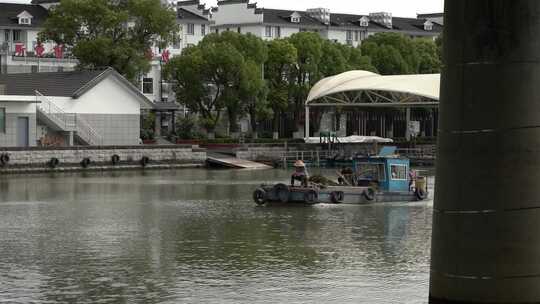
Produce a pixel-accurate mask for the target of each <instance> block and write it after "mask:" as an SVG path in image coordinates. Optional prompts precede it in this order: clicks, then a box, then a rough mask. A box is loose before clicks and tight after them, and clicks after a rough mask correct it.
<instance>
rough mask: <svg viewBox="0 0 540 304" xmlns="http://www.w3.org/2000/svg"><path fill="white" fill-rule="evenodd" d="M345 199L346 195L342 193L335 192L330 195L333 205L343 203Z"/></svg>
mask: <svg viewBox="0 0 540 304" xmlns="http://www.w3.org/2000/svg"><path fill="white" fill-rule="evenodd" d="M344 197H345V194H344V193H343V192H341V191H334V192H332V193H330V201H331V202H332V204H341V203H343V199H344Z"/></svg>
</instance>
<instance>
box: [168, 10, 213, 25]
mask: <svg viewBox="0 0 540 304" xmlns="http://www.w3.org/2000/svg"><path fill="white" fill-rule="evenodd" d="M176 13H177V16H178V19H180V20H186V21H188V20H191V21H199V22H201V21H202V22H204V21H206V22H210V21H209V20H208V19H206V18H204V17H201V16H199V15H197V14H194V13H192V12H190V11H188V10H186V9H183V8H178V10H177V12H176Z"/></svg>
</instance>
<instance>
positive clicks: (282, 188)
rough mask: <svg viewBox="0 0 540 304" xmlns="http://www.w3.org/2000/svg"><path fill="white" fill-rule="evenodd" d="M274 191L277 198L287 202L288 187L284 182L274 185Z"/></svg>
mask: <svg viewBox="0 0 540 304" xmlns="http://www.w3.org/2000/svg"><path fill="white" fill-rule="evenodd" d="M273 190H274V193H275V195H276V197H277V198H278V200H279V201H280V202H282V203H288V202H289V194H290V193H289V187H288V186H287V185H285V184H277V185H275V186H274V189H273Z"/></svg>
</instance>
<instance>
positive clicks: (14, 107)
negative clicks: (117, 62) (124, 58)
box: [0, 69, 153, 147]
mask: <svg viewBox="0 0 540 304" xmlns="http://www.w3.org/2000/svg"><path fill="white" fill-rule="evenodd" d="M152 108H153V104H152V103H151V102H150V101H149V100H148V99H147V98H146V97H145V96H144V95H142V94H141V93H140V91H139V90H138V89H137V88H136V87H135V86H133V85H132V84H131V83H130V82H129V81H127V80H126V79H125V78H124V77H122V76H121V75H120V74H118V73H117V72H116V71H114V70H113V69H106V70H100V71H73V72H54V73H28V74H27V73H20V74H4V75H1V76H0V146H2V147H13V146H23V147H25V146H36V145H41V146H65V145H73V144H80V145H138V144H139V138H140V114H141V110H145V109H146V110H147V109H152Z"/></svg>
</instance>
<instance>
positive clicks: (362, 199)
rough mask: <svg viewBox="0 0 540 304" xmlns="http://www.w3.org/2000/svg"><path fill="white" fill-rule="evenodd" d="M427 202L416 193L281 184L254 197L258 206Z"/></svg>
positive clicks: (256, 192)
mask: <svg viewBox="0 0 540 304" xmlns="http://www.w3.org/2000/svg"><path fill="white" fill-rule="evenodd" d="M425 199H427V194H424V195H423V196H419V195H418V194H417V193H415V192H382V191H374V190H373V189H372V188H369V187H342V186H335V187H324V188H317V187H292V186H287V185H284V184H278V185H274V186H269V185H263V186H261V188H259V189H257V190H256V191H255V193H254V200H255V202H256V203H257V204H259V205H263V204H266V203H283V204H293V203H300V204H307V205H314V204H351V205H365V204H375V203H390V202H403V203H408V202H417V201H422V200H425Z"/></svg>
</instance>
